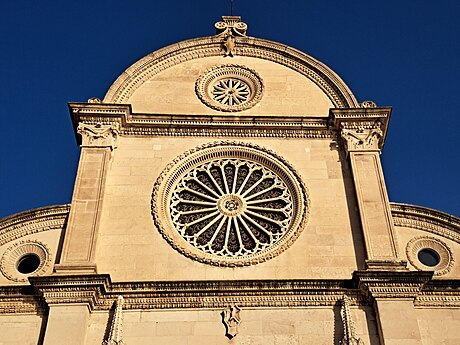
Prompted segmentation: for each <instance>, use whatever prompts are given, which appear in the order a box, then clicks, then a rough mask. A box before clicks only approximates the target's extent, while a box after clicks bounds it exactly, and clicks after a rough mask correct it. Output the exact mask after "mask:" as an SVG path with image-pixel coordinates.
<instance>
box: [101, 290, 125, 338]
mask: <svg viewBox="0 0 460 345" xmlns="http://www.w3.org/2000/svg"><path fill="white" fill-rule="evenodd" d="M123 303H124V299H123V296H118V299H117V301H116V302H115V311H114V313H113V318H112V323H111V325H110V332H109V338H108V339H107V340H106V341H104V345H123V339H122V338H123V313H122V312H123Z"/></svg>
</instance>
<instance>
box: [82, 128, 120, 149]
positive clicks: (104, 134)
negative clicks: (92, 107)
mask: <svg viewBox="0 0 460 345" xmlns="http://www.w3.org/2000/svg"><path fill="white" fill-rule="evenodd" d="M119 132H120V129H119V124H118V123H112V124H107V125H106V124H101V123H97V124H94V125H92V124H87V123H82V122H81V123H79V124H78V127H77V133H78V134H80V135H81V138H82V143H81V146H82V147H110V148H111V149H112V150H113V149H115V148H116V147H117V137H118V134H119Z"/></svg>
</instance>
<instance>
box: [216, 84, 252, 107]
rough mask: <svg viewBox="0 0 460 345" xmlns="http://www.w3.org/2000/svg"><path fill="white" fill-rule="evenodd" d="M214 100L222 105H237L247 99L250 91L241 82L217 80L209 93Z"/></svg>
mask: <svg viewBox="0 0 460 345" xmlns="http://www.w3.org/2000/svg"><path fill="white" fill-rule="evenodd" d="M211 93H212V95H213V97H214V100H216V101H217V102H219V103H221V104H224V105H230V106H232V105H239V104H241V103H244V102H246V101H247V100H248V99H249V95H250V93H251V89H250V88H249V86H248V85H247V84H246V83H245V82H243V81H242V80H238V79H233V78H226V79H220V80H218V81H217V82H216V83H215V84H214V85H213V87H212V91H211Z"/></svg>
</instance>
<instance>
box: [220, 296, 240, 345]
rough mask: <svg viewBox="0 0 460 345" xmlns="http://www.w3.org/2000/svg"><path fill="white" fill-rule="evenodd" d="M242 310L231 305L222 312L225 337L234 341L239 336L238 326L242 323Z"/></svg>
mask: <svg viewBox="0 0 460 345" xmlns="http://www.w3.org/2000/svg"><path fill="white" fill-rule="evenodd" d="M240 310H241V309H240V308H239V307H238V306H237V305H236V304H233V305H229V306H227V308H225V309H224V311H223V312H222V321H223V323H224V325H225V330H226V333H225V336H226V337H227V338H229V339H232V338H233V337H235V336H236V335H237V334H238V325H239V324H240V322H241V318H240Z"/></svg>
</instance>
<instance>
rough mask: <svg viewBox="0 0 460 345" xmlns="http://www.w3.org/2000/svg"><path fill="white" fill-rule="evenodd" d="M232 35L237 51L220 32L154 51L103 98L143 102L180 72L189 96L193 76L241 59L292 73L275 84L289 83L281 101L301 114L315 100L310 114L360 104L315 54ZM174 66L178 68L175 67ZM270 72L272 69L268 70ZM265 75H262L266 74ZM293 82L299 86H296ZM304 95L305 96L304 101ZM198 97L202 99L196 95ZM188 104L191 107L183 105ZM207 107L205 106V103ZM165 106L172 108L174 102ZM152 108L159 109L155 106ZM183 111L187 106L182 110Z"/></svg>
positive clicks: (273, 97)
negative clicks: (227, 48) (228, 50)
mask: <svg viewBox="0 0 460 345" xmlns="http://www.w3.org/2000/svg"><path fill="white" fill-rule="evenodd" d="M234 39H235V46H234V54H233V57H230V56H225V39H224V38H223V37H222V36H220V35H216V36H209V37H203V38H196V39H190V40H186V41H183V42H179V43H176V44H173V45H170V46H168V47H165V48H162V49H160V50H158V51H156V52H153V53H151V54H149V55H147V56H145V57H144V58H142V59H141V60H139V61H137V62H136V63H134V64H133V65H132V66H131V67H129V68H128V69H126V70H125V71H124V72H123V73H122V74H121V75H120V76H119V77H118V79H117V80H116V81H115V82H114V83H113V85H112V86H111V87H110V89H109V91H108V92H107V94H106V96H105V98H104V100H103V101H104V103H122V104H126V103H132V104H133V106H134V109H135V110H136V104H135V103H136V102H138V103H139V104H140V103H142V102H144V103H145V102H146V101H145V99H146V98H148V97H150V96H149V95H151V94H152V93H155V92H157V91H158V90H159V89H163V90H173V89H178V88H180V87H181V86H179V87H178V86H177V85H174V86H172V85H168V84H166V83H165V80H168V78H169V77H173V76H174V77H175V78H174V79H175V80H176V81H177V77H178V76H180V75H181V74H182V75H183V76H184V79H187V78H191V79H190V80H192V79H193V81H191V82H190V85H191V86H190V85H187V86H183V85H185V84H182V86H183V87H184V89H185V88H186V89H187V90H188V91H189V92H190V96H189V97H190V99H191V98H192V92H194V89H195V87H194V81H195V79H196V78H197V77H199V76H200V75H202V74H203V72H204V71H205V70H207V69H209V68H210V67H212V66H216V65H224V64H242V65H247V66H248V67H249V68H253V69H255V70H258V69H259V68H260V69H261V70H266V71H270V72H272V74H275V75H288V80H277V81H276V82H277V85H275V86H274V88H283V87H286V90H285V94H284V96H283V95H281V96H279V97H285V99H280V100H279V102H278V103H281V104H285V105H288V106H290V105H292V104H295V105H298V106H299V107H298V109H299V110H298V112H297V113H296V110H297V109H296V107H295V105H292V108H293V111H292V113H293V114H298V113H299V112H301V111H302V109H307V108H308V106H309V105H310V104H313V103H315V102H317V103H320V105H319V106H317V107H316V108H315V109H312V110H308V109H307V110H306V112H307V115H311V114H312V113H315V114H316V115H327V113H326V114H319V113H318V112H321V113H323V112H324V109H326V108H356V107H359V104H358V102H357V101H356V98H355V97H354V95H353V94H352V92H351V91H350V89H349V88H348V86H347V85H346V84H345V83H344V82H343V80H342V79H341V78H340V77H339V76H338V75H337V74H336V73H335V72H334V71H332V70H331V69H330V68H329V67H327V66H326V65H325V64H323V63H321V62H320V61H318V60H316V59H314V58H313V57H311V56H309V55H307V54H305V53H303V52H301V51H299V50H297V49H295V48H292V47H289V46H287V45H284V44H281V43H277V42H273V41H269V40H265V39H260V38H254V37H248V36H241V37H234ZM181 65H183V66H184V68H186V70H185V71H184V70H179V69H177V68H178V67H177V66H181ZM175 68H176V70H174V69H175ZM277 69H279V70H277ZM165 71H170V73H169V74H168V73H167V72H165ZM289 73H290V74H292V77H290V76H289V75H290V74H289ZM261 74H263V73H261ZM267 74H269V73H268V72H267ZM270 77H272V75H270V76H269V78H270ZM262 78H264V75H262ZM269 78H267V79H269ZM171 79H172V78H171ZM157 80H161V82H162V83H157V84H155V85H153V84H154V83H155V82H156V81H157ZM187 80H188V79H187ZM273 80H275V77H273V78H272V79H271V81H273ZM290 81H292V83H293V84H292V85H289V82H290ZM184 82H185V81H184ZM149 83H152V85H150V89H147V91H145V94H144V95H143V96H142V97H143V98H142V101H141V100H139V98H140V96H139V95H140V94H141V93H142V91H141V89H143V88H146V87H148V86H147V85H148V84H149ZM266 83H267V85H268V86H267V90H268V92H269V93H270V86H271V85H269V80H267V81H266ZM302 84H304V85H302ZM294 88H295V90H293V89H294ZM178 92H179V91H178ZM295 92H297V93H298V94H299V96H298V97H299V99H293V100H292V101H293V102H296V103H292V104H288V103H289V101H286V98H288V97H289V98H292V97H295V95H294V96H292V94H295ZM136 94H137V95H136ZM181 96H182V95H181ZM193 96H195V95H193ZM266 96H267V97H266V98H267V99H268V98H269V97H270V100H271V101H272V103H273V102H275V101H274V100H276V97H277V95H276V92H275V91H273V92H272V93H271V94H270V95H268V94H267V95H266ZM165 97H167V96H165V95H162V96H159V98H158V99H164V98H165ZM185 97H187V96H185ZM195 98H196V97H195ZM177 99H179V96H178V97H177V98H174V97H172V99H170V100H169V101H168V102H169V103H171V104H174V103H176V104H177ZM301 99H302V100H304V101H300V100H301ZM194 100H196V101H197V102H198V103H199V101H198V100H197V99H194ZM299 101H300V103H299ZM302 102H308V103H307V104H305V103H302ZM153 103H154V102H153V101H152V104H153ZM190 103H191V102H190ZM261 104H262V102H261ZM140 108H141V112H149V111H148V108H142V106H140ZM184 108H187V107H186V106H185V107H184ZM203 109H206V108H205V107H204V105H203ZM267 109H269V108H265V109H264V111H265V113H267ZM274 109H275V110H273V111H270V110H268V111H269V112H271V113H273V114H277V110H276V107H275V108H274ZM167 110H168V111H170V110H171V108H168V109H167ZM153 112H159V111H158V110H155V111H153ZM173 112H174V111H173ZM179 112H180V111H179ZM184 112H186V111H185V110H184Z"/></svg>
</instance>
